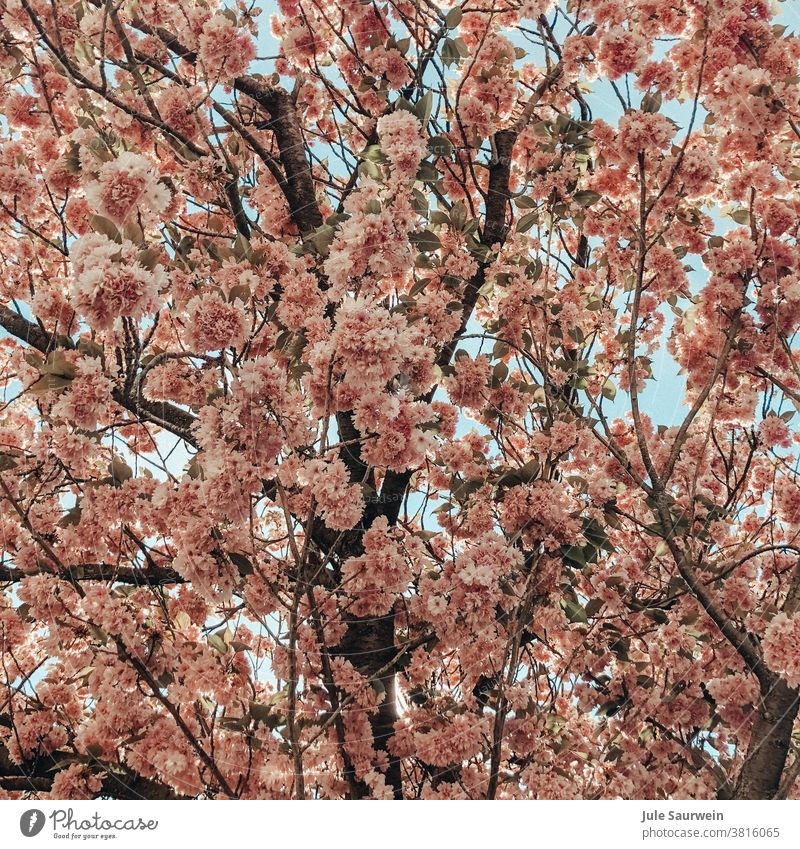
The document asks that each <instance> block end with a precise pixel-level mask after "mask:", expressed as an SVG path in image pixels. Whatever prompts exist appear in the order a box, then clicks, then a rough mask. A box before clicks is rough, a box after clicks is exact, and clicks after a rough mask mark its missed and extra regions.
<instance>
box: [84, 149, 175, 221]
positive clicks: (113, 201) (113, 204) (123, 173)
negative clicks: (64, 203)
mask: <svg viewBox="0 0 800 849" xmlns="http://www.w3.org/2000/svg"><path fill="white" fill-rule="evenodd" d="M84 191H85V194H86V200H87V201H88V202H89V205H90V206H91V207H92V209H93V210H94V211H95V212H96V213H98V214H99V215H104V216H105V217H106V218H109V219H111V221H113V222H114V223H115V224H117V225H119V226H122V225H124V224H125V222H126V221H128V220H129V219H131V218H135V217H136V216H137V215H141V216H142V217H143V218H144V219H145V220H146V221H148V222H149V221H150V220H151V219H153V217H157V216H158V215H160V214H161V213H163V212H165V211H166V209H167V207H168V206H169V203H170V200H171V195H170V192H169V189H168V188H167V187H166V186H165V185H164V184H163V183H160V182H159V180H158V174H157V173H156V170H155V168H154V166H153V164H152V163H151V162H150V160H149V159H146V158H145V157H144V156H140V155H139V154H138V153H131V152H130V151H125V152H124V153H121V154H120V155H119V156H118V157H117V158H116V159H113V160H111V161H110V162H106V163H104V164H103V165H102V166H101V167H100V171H99V173H98V175H97V179H96V180H93V181H92V182H90V183H89V184H88V185H87V186H86V187H85V189H84Z"/></svg>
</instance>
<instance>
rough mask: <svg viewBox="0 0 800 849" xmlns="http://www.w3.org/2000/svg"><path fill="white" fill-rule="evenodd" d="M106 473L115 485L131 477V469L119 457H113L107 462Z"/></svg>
mask: <svg viewBox="0 0 800 849" xmlns="http://www.w3.org/2000/svg"><path fill="white" fill-rule="evenodd" d="M108 473H109V474H110V475H111V478H112V480H113V481H114V483H115V484H116V485H119V484H121V483H122V482H123V481H127V480H130V479H131V478H132V477H133V469H132V468H131V467H130V466H129V465H128V464H127V463H126V462H125V461H124V460H122V459H121V458H120V457H114V459H113V460H112V461H111V462H110V463H109V464H108Z"/></svg>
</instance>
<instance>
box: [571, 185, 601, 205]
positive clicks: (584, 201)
mask: <svg viewBox="0 0 800 849" xmlns="http://www.w3.org/2000/svg"><path fill="white" fill-rule="evenodd" d="M572 200H573V201H574V202H575V203H577V204H578V206H583V207H587V206H591V205H592V204H593V203H597V201H599V200H600V195H599V194H598V193H597V192H592V191H589V190H588V189H587V190H585V191H580V192H575V194H574V195H573V196H572Z"/></svg>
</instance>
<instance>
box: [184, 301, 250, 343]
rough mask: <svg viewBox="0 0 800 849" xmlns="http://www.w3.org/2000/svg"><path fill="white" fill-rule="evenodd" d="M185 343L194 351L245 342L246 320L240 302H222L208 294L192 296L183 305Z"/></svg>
mask: <svg viewBox="0 0 800 849" xmlns="http://www.w3.org/2000/svg"><path fill="white" fill-rule="evenodd" d="M186 319H187V331H186V341H187V343H188V345H189V347H190V348H191V349H192V350H194V351H199V352H203V351H221V350H222V349H223V348H228V347H232V348H239V347H241V346H242V344H243V343H244V340H245V334H246V330H247V328H246V323H245V322H246V318H245V314H244V309H243V307H242V304H241V301H238V300H235V301H233V302H232V303H231V302H227V301H224V300H223V299H222V298H221V297H220V296H219V295H217V294H216V293H212V292H207V293H205V294H203V295H195V297H194V298H192V299H191V301H189V303H188V304H187V306H186Z"/></svg>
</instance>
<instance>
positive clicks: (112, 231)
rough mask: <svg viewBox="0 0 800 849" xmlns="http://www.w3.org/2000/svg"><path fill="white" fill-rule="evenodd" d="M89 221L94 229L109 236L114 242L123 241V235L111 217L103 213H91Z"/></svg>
mask: <svg viewBox="0 0 800 849" xmlns="http://www.w3.org/2000/svg"><path fill="white" fill-rule="evenodd" d="M89 223H90V224H91V225H92V229H93V230H95V231H96V232H98V233H102V234H103V235H104V236H107V237H108V238H109V239H111V241H112V242H120V243H121V242H122V235H121V234H120V232H119V230H118V229H117V225H116V224H115V223H114V222H113V221H111V220H110V219H108V218H105V217H104V216H102V215H90V216H89Z"/></svg>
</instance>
